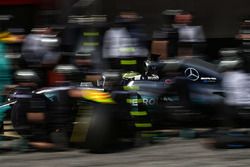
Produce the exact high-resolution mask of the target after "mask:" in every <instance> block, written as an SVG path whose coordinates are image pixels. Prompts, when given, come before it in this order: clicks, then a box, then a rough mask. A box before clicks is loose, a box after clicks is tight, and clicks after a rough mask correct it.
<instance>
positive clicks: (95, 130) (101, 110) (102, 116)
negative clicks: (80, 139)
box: [86, 106, 118, 153]
mask: <svg viewBox="0 0 250 167" xmlns="http://www.w3.org/2000/svg"><path fill="white" fill-rule="evenodd" d="M108 108H109V107H106V106H102V107H101V106H99V107H98V108H97V109H95V111H94V113H93V116H92V120H91V123H90V126H89V129H88V134H87V137H86V145H87V148H88V149H89V150H90V152H94V153H105V152H108V151H110V148H111V147H112V146H114V144H115V143H116V141H117V139H118V136H117V133H116V125H115V119H114V115H113V114H112V111H109V109H108Z"/></svg>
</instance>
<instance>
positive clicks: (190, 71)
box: [184, 68, 200, 81]
mask: <svg viewBox="0 0 250 167" xmlns="http://www.w3.org/2000/svg"><path fill="white" fill-rule="evenodd" d="M184 73H185V76H186V78H187V79H189V80H191V81H197V80H198V79H199V77H200V76H199V72H198V71H197V70H196V69H194V68H187V69H186V70H185V72H184Z"/></svg>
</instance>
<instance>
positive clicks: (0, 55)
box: [0, 42, 11, 126]
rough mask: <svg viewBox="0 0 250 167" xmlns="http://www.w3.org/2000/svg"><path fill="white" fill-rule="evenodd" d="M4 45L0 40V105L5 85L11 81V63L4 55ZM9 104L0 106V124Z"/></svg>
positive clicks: (2, 101)
mask: <svg viewBox="0 0 250 167" xmlns="http://www.w3.org/2000/svg"><path fill="white" fill-rule="evenodd" d="M5 54H6V46H5V44H4V43H2V42H0V105H2V104H3V103H4V100H5V99H4V97H3V91H4V88H5V86H6V85H8V84H10V83H11V65H10V62H9V60H8V59H7V58H6V57H5ZM8 109H10V106H9V105H7V106H0V126H1V125H2V123H3V120H4V117H5V115H6V111H7V110H8Z"/></svg>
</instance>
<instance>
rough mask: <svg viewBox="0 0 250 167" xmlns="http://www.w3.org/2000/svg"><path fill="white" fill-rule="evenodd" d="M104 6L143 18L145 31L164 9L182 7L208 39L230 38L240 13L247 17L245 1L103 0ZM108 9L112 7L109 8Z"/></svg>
mask: <svg viewBox="0 0 250 167" xmlns="http://www.w3.org/2000/svg"><path fill="white" fill-rule="evenodd" d="M103 1H105V3H103V4H104V9H105V11H106V12H107V13H108V14H111V15H114V14H115V13H116V12H118V11H119V10H122V9H126V8H130V9H133V10H135V11H138V12H139V13H140V14H141V15H143V16H144V17H145V21H146V23H147V25H148V31H152V30H153V29H155V28H156V27H157V26H158V25H159V24H160V23H161V22H162V20H161V17H160V13H161V12H162V11H163V10H165V9H184V10H186V11H190V12H192V13H193V14H194V15H195V18H194V21H195V23H196V24H200V25H203V26H204V29H205V32H206V35H207V37H208V38H232V37H234V34H235V33H236V32H237V30H238V26H239V21H240V19H241V18H242V16H247V15H249V16H250V1H249V0H103ZM111 9H112V10H111Z"/></svg>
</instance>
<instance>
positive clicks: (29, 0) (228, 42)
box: [0, 0, 250, 57]
mask: <svg viewBox="0 0 250 167" xmlns="http://www.w3.org/2000/svg"><path fill="white" fill-rule="evenodd" d="M90 1H92V0H1V1H0V14H13V15H14V16H15V20H14V23H13V25H19V26H23V27H24V28H25V29H29V28H31V27H32V26H33V25H34V24H38V23H37V19H36V18H38V17H37V13H38V11H39V12H40V13H41V11H42V13H43V14H44V15H48V16H49V15H50V16H52V15H53V14H55V15H56V16H53V17H49V18H50V20H51V22H53V20H56V21H57V22H58V23H64V22H65V20H66V17H67V15H68V14H70V12H72V9H73V6H74V4H76V3H77V2H78V3H79V4H81V3H87V2H90ZM93 1H94V2H93V3H92V5H90V6H89V7H87V8H83V9H82V13H83V14H86V13H91V14H107V15H108V17H109V20H110V21H112V19H113V18H114V17H115V16H116V14H117V13H118V12H119V11H121V10H124V9H131V10H134V11H137V12H138V13H139V14H140V15H142V16H143V17H144V21H145V23H146V25H147V30H146V31H147V32H148V33H151V32H152V31H153V30H154V29H156V28H157V27H159V26H160V25H161V23H162V18H161V12H162V11H164V10H165V9H183V10H185V11H190V12H191V13H193V15H194V23H195V24H197V25H202V26H203V28H204V30H205V33H206V36H207V38H208V49H207V50H208V54H209V55H210V56H212V57H213V56H216V54H217V51H218V49H219V48H221V47H236V46H237V45H238V42H237V41H235V40H234V37H235V34H236V33H237V31H238V28H239V22H240V20H241V19H242V18H245V17H248V16H250V1H249V0H237V1H236V0H233V1H229V0H154V1H152V0H93Z"/></svg>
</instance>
